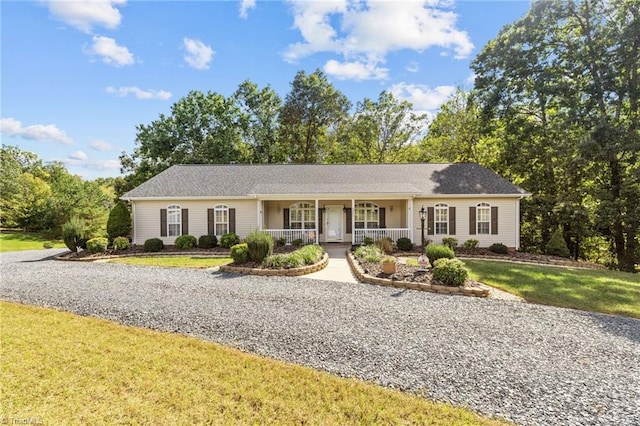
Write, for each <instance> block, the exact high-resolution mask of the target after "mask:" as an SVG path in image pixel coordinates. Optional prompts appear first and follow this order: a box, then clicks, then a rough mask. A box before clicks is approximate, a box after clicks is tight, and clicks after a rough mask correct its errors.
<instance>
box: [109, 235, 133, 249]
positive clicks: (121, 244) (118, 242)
mask: <svg viewBox="0 0 640 426" xmlns="http://www.w3.org/2000/svg"><path fill="white" fill-rule="evenodd" d="M129 247H131V243H129V239H128V238H127V237H116V239H115V240H113V248H114V249H116V250H126V249H128V248H129Z"/></svg>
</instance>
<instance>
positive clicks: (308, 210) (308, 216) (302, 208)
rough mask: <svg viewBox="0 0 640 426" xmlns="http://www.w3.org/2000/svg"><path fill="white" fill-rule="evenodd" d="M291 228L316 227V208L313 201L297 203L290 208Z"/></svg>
mask: <svg viewBox="0 0 640 426" xmlns="http://www.w3.org/2000/svg"><path fill="white" fill-rule="evenodd" d="M289 226H290V227H291V229H315V227H316V208H315V205H314V204H312V203H297V204H294V205H292V206H291V207H290V208H289Z"/></svg>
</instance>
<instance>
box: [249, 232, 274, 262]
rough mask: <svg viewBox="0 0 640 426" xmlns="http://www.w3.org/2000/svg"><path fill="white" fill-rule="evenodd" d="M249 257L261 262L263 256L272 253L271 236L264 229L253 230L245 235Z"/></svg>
mask: <svg viewBox="0 0 640 426" xmlns="http://www.w3.org/2000/svg"><path fill="white" fill-rule="evenodd" d="M247 246H248V247H249V259H250V260H252V261H254V262H262V261H263V260H264V258H265V257H267V256H271V255H272V254H273V237H272V236H271V234H269V233H268V232H265V231H253V232H251V233H250V234H249V235H247Z"/></svg>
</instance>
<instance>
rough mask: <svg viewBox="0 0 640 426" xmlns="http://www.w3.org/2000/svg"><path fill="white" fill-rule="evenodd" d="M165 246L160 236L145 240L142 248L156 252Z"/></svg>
mask: <svg viewBox="0 0 640 426" xmlns="http://www.w3.org/2000/svg"><path fill="white" fill-rule="evenodd" d="M163 248H164V243H163V242H162V240H161V239H160V238H149V239H148V240H147V241H145V242H144V245H143V246H142V249H143V250H144V251H147V252H156V251H160V250H162V249H163Z"/></svg>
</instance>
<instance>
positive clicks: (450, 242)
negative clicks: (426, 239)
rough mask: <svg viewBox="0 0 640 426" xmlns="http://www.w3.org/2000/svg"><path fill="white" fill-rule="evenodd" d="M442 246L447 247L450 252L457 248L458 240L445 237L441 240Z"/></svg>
mask: <svg viewBox="0 0 640 426" xmlns="http://www.w3.org/2000/svg"><path fill="white" fill-rule="evenodd" d="M442 244H443V245H445V246H447V247H449V248H450V249H451V250H455V249H456V247H458V239H457V238H453V237H445V238H443V239H442Z"/></svg>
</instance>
